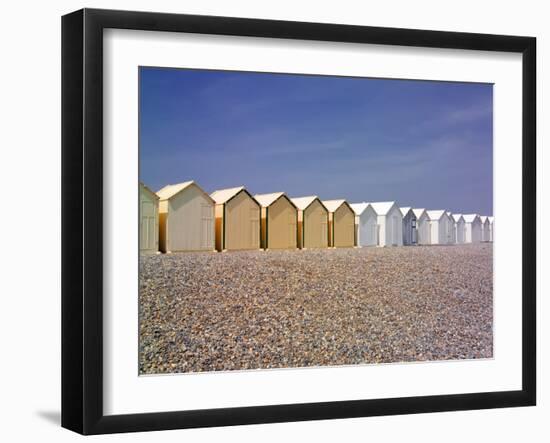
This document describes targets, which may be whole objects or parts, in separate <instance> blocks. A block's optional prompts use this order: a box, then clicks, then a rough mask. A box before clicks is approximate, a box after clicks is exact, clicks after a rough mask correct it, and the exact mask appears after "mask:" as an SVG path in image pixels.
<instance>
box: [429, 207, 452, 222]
mask: <svg viewBox="0 0 550 443" xmlns="http://www.w3.org/2000/svg"><path fill="white" fill-rule="evenodd" d="M426 214H428V218H429V219H430V220H439V219H441V217H443V216H444V215H447V212H446V211H445V210H443V209H437V210H434V211H426Z"/></svg>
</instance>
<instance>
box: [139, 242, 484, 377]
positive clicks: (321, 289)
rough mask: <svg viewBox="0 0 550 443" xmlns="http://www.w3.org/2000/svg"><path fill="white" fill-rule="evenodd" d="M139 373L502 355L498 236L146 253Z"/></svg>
mask: <svg viewBox="0 0 550 443" xmlns="http://www.w3.org/2000/svg"><path fill="white" fill-rule="evenodd" d="M139 278H140V281H139V286H140V294H139V305H140V308H139V332H140V343H139V372H140V374H166V373H182V372H204V371H230V370H248V369H270V368H293V367H310V366H333V365H354V364H373V363H394V362H412V361H427V360H455V359H480V358H492V356H493V249H492V244H491V243H481V244H469V245H452V246H409V247H393V248H375V247H374V248H359V249H355V248H350V249H322V250H292V251H237V252H225V253H214V252H205V253H174V254H166V255H143V256H141V257H140V277H139Z"/></svg>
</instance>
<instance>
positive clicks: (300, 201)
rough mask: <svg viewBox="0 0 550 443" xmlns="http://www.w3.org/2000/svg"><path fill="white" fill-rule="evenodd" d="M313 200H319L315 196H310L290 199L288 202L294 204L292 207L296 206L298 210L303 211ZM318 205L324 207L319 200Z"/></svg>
mask: <svg viewBox="0 0 550 443" xmlns="http://www.w3.org/2000/svg"><path fill="white" fill-rule="evenodd" d="M315 200H319V197H317V196H316V195H310V196H308V197H294V198H291V199H290V201H291V202H292V203H294V206H296V207H297V208H298V209H300V210H302V211H304V210H305V209H306V208H307V207H308V206H309V205H311V204H312V203H313V202H314V201H315ZM319 203H321V205H322V206H323V207H324V206H325V205H323V203H322V202H321V200H319ZM325 209H326V208H325Z"/></svg>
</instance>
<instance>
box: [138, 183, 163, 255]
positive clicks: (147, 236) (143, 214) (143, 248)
mask: <svg viewBox="0 0 550 443" xmlns="http://www.w3.org/2000/svg"><path fill="white" fill-rule="evenodd" d="M158 250H159V197H158V195H157V194H155V193H154V192H153V191H151V190H150V189H149V188H148V187H147V186H145V185H144V184H143V183H140V184H139V252H141V253H142V254H154V253H157V252H158Z"/></svg>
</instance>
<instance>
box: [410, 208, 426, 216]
mask: <svg viewBox="0 0 550 443" xmlns="http://www.w3.org/2000/svg"><path fill="white" fill-rule="evenodd" d="M413 212H414V215H416V218H420V217H422V215H424V214H425V213H426V210H425V209H424V208H415V209H413Z"/></svg>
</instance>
